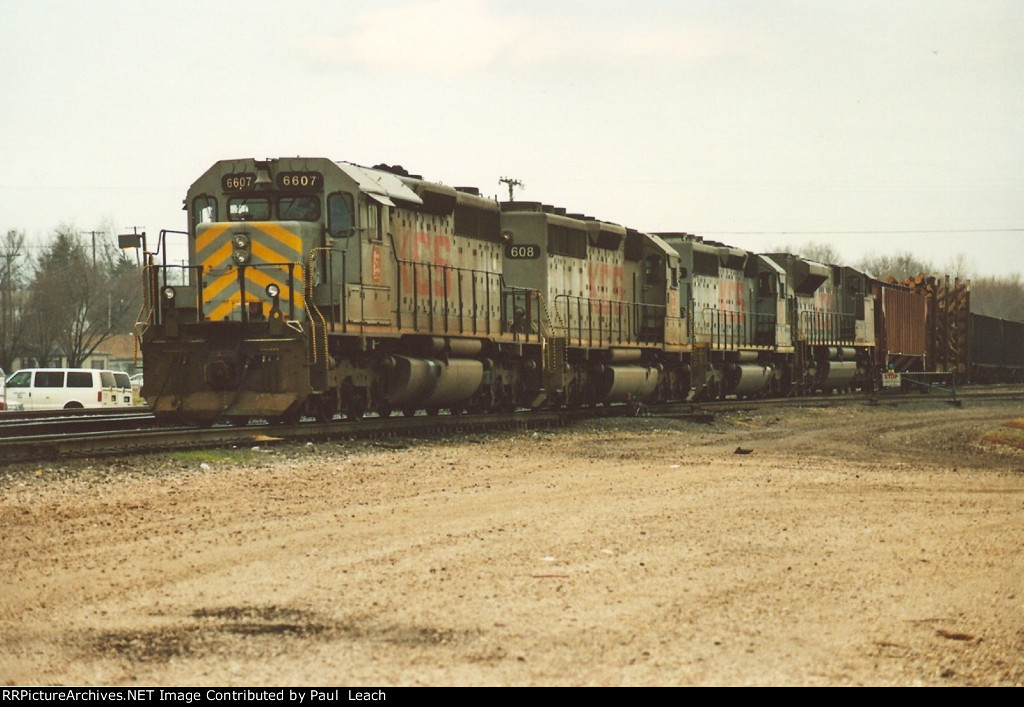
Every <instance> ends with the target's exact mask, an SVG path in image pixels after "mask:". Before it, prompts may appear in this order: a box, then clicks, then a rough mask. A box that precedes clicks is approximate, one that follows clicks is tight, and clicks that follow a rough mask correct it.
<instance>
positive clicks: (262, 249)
mask: <svg viewBox="0 0 1024 707" xmlns="http://www.w3.org/2000/svg"><path fill="white" fill-rule="evenodd" d="M249 248H250V250H251V251H252V254H253V256H255V257H257V258H259V259H260V260H262V261H263V262H265V263H294V262H296V261H297V260H298V257H299V254H298V253H296V254H295V255H294V256H292V257H290V258H289V257H287V256H284V255H281V254H280V253H278V252H277V251H275V250H273V249H272V248H270V247H269V246H267V245H265V244H263V243H260V242H259V241H253V242H252V244H251V245H250V246H249ZM301 270H302V268H301V266H300V267H298V268H296V271H298V272H301Z"/></svg>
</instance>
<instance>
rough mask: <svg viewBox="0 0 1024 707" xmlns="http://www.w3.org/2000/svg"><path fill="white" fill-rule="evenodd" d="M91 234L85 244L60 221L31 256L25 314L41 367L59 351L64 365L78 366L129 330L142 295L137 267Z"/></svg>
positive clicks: (100, 235)
mask: <svg viewBox="0 0 1024 707" xmlns="http://www.w3.org/2000/svg"><path fill="white" fill-rule="evenodd" d="M92 236H93V239H95V240H94V241H92V240H91V241H90V244H89V246H88V247H87V246H86V244H85V243H84V242H83V240H82V238H81V236H80V235H79V233H78V232H77V231H76V230H75V229H74V228H72V227H69V226H67V225H63V226H61V227H59V228H58V229H57V230H56V231H55V232H54V235H53V238H52V239H51V241H50V243H49V244H48V245H47V246H46V247H45V248H44V249H43V251H42V252H41V253H40V254H39V257H38V258H37V260H36V264H35V273H34V277H33V280H32V283H31V285H30V288H29V300H28V303H27V310H28V311H27V312H26V314H27V317H28V325H29V329H30V331H31V337H30V340H31V345H30V347H29V349H30V351H31V352H32V354H33V356H34V357H35V358H36V360H37V362H39V364H40V365H46V364H48V363H49V362H51V361H53V360H54V359H56V358H58V357H59V355H60V354H63V356H64V357H65V358H66V359H67V364H68V365H69V366H81V365H82V364H83V363H84V362H85V361H86V360H87V359H88V357H89V356H90V355H91V354H92V353H93V352H94V351H95V350H96V349H97V347H98V346H99V345H100V344H102V343H103V342H104V341H106V340H107V339H109V338H110V337H111V336H113V335H114V334H118V333H123V332H127V331H130V330H131V325H132V322H134V315H135V314H136V313H137V312H138V310H139V305H140V298H141V294H140V289H139V284H138V283H139V275H138V268H137V267H136V266H135V264H134V263H132V262H131V261H130V260H128V259H127V258H125V257H124V255H123V254H122V253H121V252H120V251H119V250H118V249H117V248H116V247H114V245H113V242H112V239H111V238H110V234H104V233H94V234H92ZM93 242H95V245H93Z"/></svg>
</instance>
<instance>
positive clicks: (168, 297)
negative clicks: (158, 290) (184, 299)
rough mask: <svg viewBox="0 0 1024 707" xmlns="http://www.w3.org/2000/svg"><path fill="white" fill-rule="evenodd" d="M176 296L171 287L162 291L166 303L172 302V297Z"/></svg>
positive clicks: (175, 291)
mask: <svg viewBox="0 0 1024 707" xmlns="http://www.w3.org/2000/svg"><path fill="white" fill-rule="evenodd" d="M177 294H178V292H177V290H175V289H174V288H173V287H165V288H164V289H163V296H164V299H165V300H167V301H168V302H172V301H174V297H175V295H177Z"/></svg>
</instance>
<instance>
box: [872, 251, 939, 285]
mask: <svg viewBox="0 0 1024 707" xmlns="http://www.w3.org/2000/svg"><path fill="white" fill-rule="evenodd" d="M855 267H856V268H857V269H858V270H863V271H864V272H866V273H868V274H870V275H872V276H874V277H875V278H877V279H879V280H886V279H888V278H890V277H893V278H895V279H896V280H897V281H902V280H905V279H906V278H908V277H916V276H917V275H920V274H921V273H924V274H925V275H928V274H931V273H932V272H934V269H933V268H932V266H931V263H929V262H927V261H925V260H919V259H918V258H917V257H916V256H914V255H913V254H912V253H910V252H907V251H904V252H902V253H896V254H895V255H869V256H866V257H864V258H861V259H860V260H859V261H858V262H857V264H856V266H855Z"/></svg>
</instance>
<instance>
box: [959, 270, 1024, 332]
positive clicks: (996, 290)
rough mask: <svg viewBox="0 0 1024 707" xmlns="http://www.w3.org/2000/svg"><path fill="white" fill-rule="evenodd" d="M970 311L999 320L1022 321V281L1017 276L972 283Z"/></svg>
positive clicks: (981, 279)
mask: <svg viewBox="0 0 1024 707" xmlns="http://www.w3.org/2000/svg"><path fill="white" fill-rule="evenodd" d="M971 311H972V312H977V313H978V314H985V315H988V316H990V317H998V318H999V319H1013V320H1016V321H1024V281H1022V280H1021V277H1020V275H1019V274H1014V275H1011V276H1009V277H1005V278H998V277H983V278H980V279H977V280H974V281H972V282H971Z"/></svg>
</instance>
